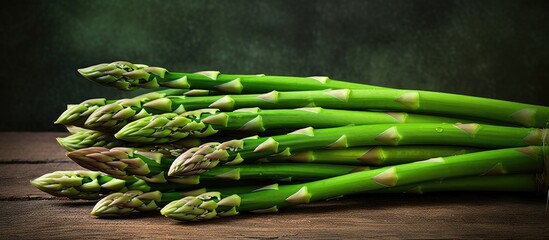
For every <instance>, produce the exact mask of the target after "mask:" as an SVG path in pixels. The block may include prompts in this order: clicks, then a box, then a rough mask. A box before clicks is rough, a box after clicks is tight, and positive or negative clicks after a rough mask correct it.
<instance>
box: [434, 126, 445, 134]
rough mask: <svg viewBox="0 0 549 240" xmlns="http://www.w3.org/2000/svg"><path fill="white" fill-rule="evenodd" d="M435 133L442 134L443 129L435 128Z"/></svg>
mask: <svg viewBox="0 0 549 240" xmlns="http://www.w3.org/2000/svg"><path fill="white" fill-rule="evenodd" d="M435 131H437V132H439V133H441V132H444V128H441V127H437V128H435Z"/></svg>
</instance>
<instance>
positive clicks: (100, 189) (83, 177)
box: [31, 170, 169, 200]
mask: <svg viewBox="0 0 549 240" xmlns="http://www.w3.org/2000/svg"><path fill="white" fill-rule="evenodd" d="M31 184H32V185H33V186H35V187H36V188H38V189H40V190H42V191H44V192H46V193H49V194H51V195H53V196H57V197H67V198H70V199H88V200H95V199H99V198H101V197H103V196H104V195H105V194H110V193H112V192H125V191H128V190H141V191H145V192H148V191H151V190H154V188H152V187H151V186H150V185H149V184H148V183H147V182H145V181H144V180H141V179H139V178H135V177H134V178H128V179H125V180H122V179H117V178H114V177H111V176H107V175H103V174H101V173H100V172H97V171H82V170H77V171H56V172H52V173H47V174H44V175H42V176H40V177H38V178H36V179H34V180H32V181H31ZM168 189H169V188H166V190H168Z"/></svg>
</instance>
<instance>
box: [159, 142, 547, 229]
mask: <svg viewBox="0 0 549 240" xmlns="http://www.w3.org/2000/svg"><path fill="white" fill-rule="evenodd" d="M544 168H545V165H544V156H543V151H542V147H539V146H528V147H522V148H507V149H498V150H490V151H482V152H476V153H469V154H464V155H457V156H450V157H442V158H433V159H428V160H425V161H419V162H414V163H407V164H401V165H396V166H388V167H383V168H379V169H374V170H370V171H362V172H357V173H351V174H345V175H343V176H338V177H333V178H328V179H324V180H319V181H314V182H308V183H302V184H294V185H281V186H278V188H276V189H274V188H271V189H265V190H263V191H256V192H251V193H245V194H233V195H231V196H228V197H225V198H222V197H219V195H220V194H219V192H217V193H215V192H214V193H209V194H208V196H210V197H200V196H199V197H186V198H183V199H181V200H176V201H173V202H171V203H169V204H167V205H166V206H165V207H164V208H162V209H161V213H162V214H163V215H165V216H167V217H169V218H173V219H177V220H183V221H196V220H204V219H211V218H213V216H232V215H237V214H238V213H239V212H248V211H252V212H276V211H278V209H280V208H283V207H287V206H291V205H297V204H305V203H310V202H314V201H319V200H325V199H330V198H334V197H338V196H344V195H349V194H356V193H361V192H367V191H372V190H378V189H384V188H387V187H397V186H403V185H410V184H417V183H421V182H426V181H436V180H440V179H446V178H452V177H466V176H479V175H497V174H507V173H541V172H542V171H544ZM544 187H547V186H544ZM202 206H207V207H202ZM211 206H215V207H211ZM218 209H219V210H218ZM218 212H221V213H222V214H217V213H218ZM212 215H213V216H212Z"/></svg>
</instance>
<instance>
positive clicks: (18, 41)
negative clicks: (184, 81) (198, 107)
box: [0, 0, 549, 131]
mask: <svg viewBox="0 0 549 240" xmlns="http://www.w3.org/2000/svg"><path fill="white" fill-rule="evenodd" d="M0 11H1V14H0V17H1V24H2V38H1V40H0V44H1V49H2V60H1V63H0V64H1V66H2V70H1V71H0V72H1V74H2V76H1V78H2V79H1V84H2V85H1V91H2V96H3V100H2V105H1V106H2V108H1V109H2V110H1V112H2V117H1V119H2V120H1V122H0V131H31V130H33V131H34V130H39V131H44V130H62V127H60V126H55V125H53V121H54V120H55V119H56V117H57V116H58V115H59V114H60V113H61V112H62V111H63V110H64V108H65V105H66V104H67V103H78V102H81V101H83V100H85V99H88V98H95V97H111V98H112V97H122V96H131V95H135V93H127V92H126V93H121V92H118V91H116V90H114V89H110V88H105V87H102V86H99V85H95V84H93V83H91V82H88V81H87V80H85V79H83V78H81V77H79V76H78V75H77V73H76V69H77V68H79V67H85V66H89V65H92V64H97V63H102V62H111V61H115V60H128V61H133V62H135V63H146V64H149V65H156V66H163V67H165V68H168V69H171V70H180V71H187V72H191V71H199V70H219V71H222V72H226V73H266V74H273V75H274V74H277V75H296V76H309V75H328V76H330V77H332V78H333V79H341V80H348V81H354V82H365V83H370V84H376V85H383V86H390V87H397V88H410V89H424V90H436V91H445V92H453V93H462V94H469V95H477V96H484V97H492V98H499V99H506V100H512V101H520V102H526V103H533V104H543V105H549V96H548V95H549V94H548V92H549V91H548V88H547V85H549V84H547V83H548V82H549V70H548V69H549V16H548V13H549V4H547V1H539V2H535V1H438V0H433V1H381V0H380V1H135V0H134V1H20V0H19V1H8V2H3V4H2V8H1V10H0Z"/></svg>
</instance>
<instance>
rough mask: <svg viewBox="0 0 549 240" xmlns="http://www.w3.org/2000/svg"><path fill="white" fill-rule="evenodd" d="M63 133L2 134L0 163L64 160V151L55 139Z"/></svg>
mask: <svg viewBox="0 0 549 240" xmlns="http://www.w3.org/2000/svg"><path fill="white" fill-rule="evenodd" d="M67 135H68V133H64V132H43V133H34V132H2V133H0V162H13V161H18V162H23V161H24V162H47V161H52V160H61V159H65V160H67V161H68V158H67V157H66V156H65V150H64V149H63V148H61V147H60V146H59V145H58V144H57V141H56V140H55V138H56V137H64V136H67Z"/></svg>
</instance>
